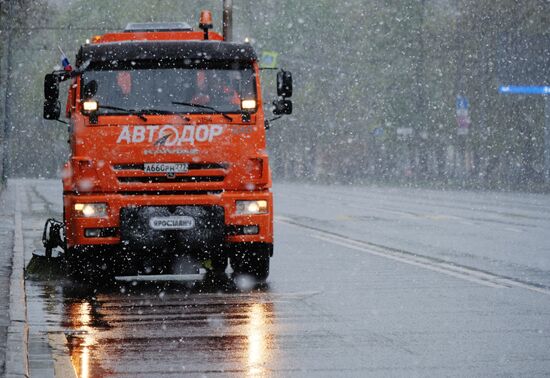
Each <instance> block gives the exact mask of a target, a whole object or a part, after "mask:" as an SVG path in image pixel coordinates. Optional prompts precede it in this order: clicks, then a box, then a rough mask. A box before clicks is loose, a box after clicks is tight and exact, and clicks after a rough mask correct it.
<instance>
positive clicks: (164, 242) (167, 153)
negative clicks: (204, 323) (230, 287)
mask: <svg viewBox="0 0 550 378" xmlns="http://www.w3.org/2000/svg"><path fill="white" fill-rule="evenodd" d="M207 16H208V15H207ZM207 19H208V17H207ZM201 28H202V29H203V30H202V31H196V30H193V29H192V28H191V27H189V26H188V25H186V24H184V23H168V24H158V23H155V24H129V25H128V27H127V28H126V29H125V30H124V31H123V32H119V33H109V34H104V35H99V36H95V37H93V38H92V39H91V41H90V43H87V44H85V45H83V46H81V48H80V50H79V51H78V54H77V56H76V62H75V63H76V64H75V66H76V67H75V70H74V71H72V72H66V71H65V72H54V73H52V74H50V75H47V76H46V80H45V95H46V101H45V105H44V116H45V118H47V119H57V118H58V116H59V103H58V102H57V99H56V96H55V95H56V93H55V92H56V91H58V87H57V86H56V85H58V83H59V82H60V81H63V80H70V81H71V85H70V88H69V94H68V99H67V107H66V116H67V118H68V119H69V122H68V123H69V144H70V157H69V160H68V161H67V163H66V164H65V166H64V170H63V203H64V219H63V228H64V240H63V242H64V246H63V247H64V249H65V252H66V255H67V259H68V261H69V262H70V267H71V270H73V271H75V272H77V273H78V274H80V275H84V274H85V275H87V276H89V275H90V273H91V274H92V275H93V274H96V273H98V272H100V271H101V270H105V269H104V268H105V266H108V267H109V268H111V267H113V268H114V269H115V270H116V271H117V272H119V273H120V272H121V270H122V272H134V273H136V272H137V273H138V274H139V273H150V272H151V269H153V270H154V271H155V272H157V273H174V271H173V269H172V268H173V266H174V264H175V263H176V261H177V259H180V258H181V257H182V256H185V257H187V258H192V259H193V260H194V261H199V262H201V263H202V264H203V265H204V266H207V267H208V268H209V269H211V270H212V271H213V272H216V273H219V274H222V273H223V272H224V271H225V269H226V267H227V265H228V263H229V261H230V263H231V266H232V268H233V271H234V272H235V274H245V275H251V276H253V277H254V278H255V279H257V280H265V279H266V278H267V276H268V274H269V261H270V258H271V257H272V255H273V197H272V193H271V190H270V189H271V171H270V168H269V157H268V154H267V151H266V140H265V125H266V123H265V115H264V110H263V104H262V96H261V86H260V80H259V78H260V75H259V65H258V58H257V55H256V53H255V51H254V49H253V48H252V46H251V45H249V44H247V43H234V42H228V41H224V38H223V37H222V36H221V35H220V34H217V33H215V32H211V31H209V30H208V29H210V28H211V25H210V27H209V26H208V24H205V23H204V22H202V21H201ZM285 74H286V73H285ZM280 76H281V77H280V80H279V82H280V85H279V86H280V87H281V88H282V89H280V90H279V92H281V90H282V91H283V94H285V93H284V92H285V89H284V88H285V86H286V90H287V91H288V88H289V85H290V88H291V82H289V80H288V78H286V79H285V77H284V76H285V75H283V74H281V75H280ZM286 76H288V75H286ZM283 97H284V96H283ZM274 105H275V111H276V112H278V113H279V114H282V113H289V100H286V99H285V98H282V99H281V98H280V99H279V101H275V103H274ZM149 267H153V268H149Z"/></svg>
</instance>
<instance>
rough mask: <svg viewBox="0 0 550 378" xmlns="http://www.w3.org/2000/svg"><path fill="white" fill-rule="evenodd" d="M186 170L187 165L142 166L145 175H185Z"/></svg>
mask: <svg viewBox="0 0 550 378" xmlns="http://www.w3.org/2000/svg"><path fill="white" fill-rule="evenodd" d="M188 170H189V166H188V165H187V163H145V164H144V166H143V171H144V172H146V173H186V172H187V171H188Z"/></svg>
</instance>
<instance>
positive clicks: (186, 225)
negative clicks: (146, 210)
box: [149, 215, 195, 230]
mask: <svg viewBox="0 0 550 378" xmlns="http://www.w3.org/2000/svg"><path fill="white" fill-rule="evenodd" d="M149 226H151V228H152V229H153V230H190V229H192V228H194V227H195V219H193V218H192V217H188V216H185V215H180V216H170V217H152V218H151V219H149Z"/></svg>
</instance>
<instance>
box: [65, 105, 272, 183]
mask: <svg viewBox="0 0 550 378" xmlns="http://www.w3.org/2000/svg"><path fill="white" fill-rule="evenodd" d="M231 117H232V118H234V120H235V121H236V120H237V118H238V119H239V121H240V116H239V117H237V116H236V115H232V116H231ZM121 118H122V122H121ZM136 118H137V117H135V116H129V117H120V116H119V117H112V116H100V123H98V124H97V125H89V124H88V125H83V124H84V122H75V123H74V124H75V125H80V126H75V127H74V129H73V132H74V138H72V141H73V142H72V143H74V146H73V151H74V155H73V156H72V157H71V159H70V161H69V163H68V164H67V165H66V169H65V174H64V185H65V190H66V191H77V192H125V191H130V192H140V191H203V190H204V191H214V192H216V191H221V190H258V189H262V188H269V186H270V184H271V182H270V174H269V165H268V157H267V153H266V151H265V131H264V129H263V127H260V126H259V125H258V124H256V123H255V122H254V121H255V119H256V116H253V119H252V120H251V122H250V123H242V122H241V123H237V122H230V121H228V120H226V119H225V118H223V117H222V116H220V115H212V116H210V115H209V116H204V115H201V116H195V115H193V116H192V117H190V118H187V119H185V118H184V117H180V116H177V117H166V116H149V115H148V116H147V121H146V122H145V121H144V122H142V123H140V124H132V123H130V122H125V121H132V122H134V123H135V121H136ZM167 118H168V119H167ZM114 119H116V120H117V121H118V123H114V122H112V121H113V120H114ZM80 121H82V119H81V120H80ZM167 121H169V122H167ZM145 163H187V164H188V169H189V170H188V172H186V173H178V174H175V175H167V174H163V173H149V172H145V171H144V164H145Z"/></svg>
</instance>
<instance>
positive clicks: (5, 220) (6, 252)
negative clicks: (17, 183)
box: [0, 185, 15, 377]
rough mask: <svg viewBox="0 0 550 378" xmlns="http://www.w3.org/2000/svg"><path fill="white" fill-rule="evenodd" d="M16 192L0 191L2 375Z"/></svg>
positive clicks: (0, 330)
mask: <svg viewBox="0 0 550 378" xmlns="http://www.w3.org/2000/svg"><path fill="white" fill-rule="evenodd" d="M14 204H15V192H14V190H13V186H11V185H10V186H9V187H7V186H6V187H4V188H2V190H1V192H0V376H1V377H3V376H4V375H5V369H6V346H7V332H8V327H9V325H10V312H9V303H10V297H9V295H10V275H11V262H12V254H13V232H14Z"/></svg>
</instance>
